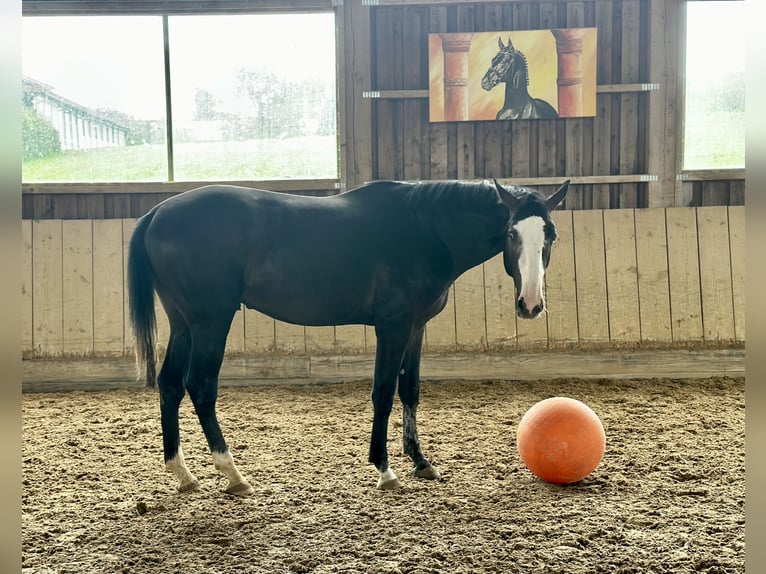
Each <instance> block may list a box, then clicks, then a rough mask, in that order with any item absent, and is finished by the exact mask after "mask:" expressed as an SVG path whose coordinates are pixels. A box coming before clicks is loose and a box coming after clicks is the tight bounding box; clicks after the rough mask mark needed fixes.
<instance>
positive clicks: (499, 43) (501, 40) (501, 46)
mask: <svg viewBox="0 0 766 574" xmlns="http://www.w3.org/2000/svg"><path fill="white" fill-rule="evenodd" d="M497 45H498V46H499V47H500V49H501V50H505V46H504V45H503V39H502V38H501V37H500V36H498V37H497Z"/></svg>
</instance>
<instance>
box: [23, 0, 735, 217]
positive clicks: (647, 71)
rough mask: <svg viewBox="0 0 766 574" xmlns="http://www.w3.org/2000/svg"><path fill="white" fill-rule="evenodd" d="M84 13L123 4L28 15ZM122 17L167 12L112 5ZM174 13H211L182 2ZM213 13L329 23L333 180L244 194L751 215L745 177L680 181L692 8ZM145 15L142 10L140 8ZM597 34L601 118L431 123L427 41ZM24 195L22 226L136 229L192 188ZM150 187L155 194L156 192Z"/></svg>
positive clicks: (383, 7)
mask: <svg viewBox="0 0 766 574" xmlns="http://www.w3.org/2000/svg"><path fill="white" fill-rule="evenodd" d="M65 4H66V5H67V6H69V8H67V9H68V10H70V11H75V12H77V13H87V11H88V10H89V9H90V10H93V8H89V5H90V6H94V5H101V6H102V7H101V10H106V11H109V10H113V9H115V8H114V6H113V4H115V3H103V2H101V3H99V2H90V3H69V2H65V3H62V2H55V3H54V2H47V3H46V2H25V13H46V14H47V13H57V12H56V11H57V10H59V11H60V10H62V9H61V8H59V7H56V6H62V5H65ZM116 4H117V5H118V6H117V9H118V11H121V12H125V13H135V12H136V11H138V12H140V11H141V10H143V11H145V12H147V13H158V12H162V11H163V10H168V8H167V5H166V3H158V4H156V6H150V5H149V3H136V5H140V6H139V7H137V8H135V9H133V8H131V7H130V6H128V4H127V3H116ZM176 4H177V7H176V10H181V9H183V10H197V11H199V10H202V11H203V12H204V11H205V10H212V9H213V8H212V7H211V6H210V3H209V2H189V1H184V2H178V3H176ZM216 5H217V7H216V8H215V9H216V10H217V11H219V12H220V11H225V12H228V13H234V12H237V11H252V10H258V9H262V10H266V11H269V10H290V9H303V8H305V9H311V10H316V9H324V10H334V11H335V14H336V23H337V41H338V51H337V61H338V70H339V71H338V96H339V97H338V128H339V139H338V144H339V168H340V169H339V173H340V177H339V179H338V180H328V181H321V182H289V181H288V182H240V183H243V184H246V185H255V186H258V187H265V188H266V189H276V190H279V191H288V192H295V193H308V194H320V195H327V194H332V193H337V192H338V191H343V190H348V189H351V188H353V187H356V186H357V185H359V184H361V183H363V182H365V181H370V180H374V179H421V180H428V179H454V178H459V179H483V178H491V177H497V178H498V179H501V180H502V181H504V182H506V183H521V184H525V185H531V186H533V187H542V188H544V189H545V188H546V187H547V186H553V185H554V184H559V183H561V181H562V180H563V179H564V178H571V179H572V181H573V186H572V188H571V191H570V193H569V196H568V197H567V200H566V205H565V207H566V209H568V210H589V209H619V208H623V209H624V208H635V207H686V206H708V205H744V203H745V179H744V178H745V172H744V169H741V170H720V171H718V170H706V171H704V172H684V171H683V170H682V169H681V167H682V166H681V161H682V156H681V150H682V139H681V136H680V134H681V133H682V129H681V128H682V122H683V89H684V86H683V77H684V73H683V57H682V56H683V45H684V37H685V28H684V22H685V5H686V2H685V0H572V1H569V0H549V1H533V0H530V1H519V0H508V1H499V0H486V1H484V2H469V1H466V0H442V1H440V2H433V1H431V2H426V1H425V0H370V1H363V0H345V1H344V2H330V0H322V1H319V0H316V1H313V0H312V1H309V0H294V1H293V2H291V3H289V5H282V4H279V3H273V2H252V3H243V2H220V3H216ZM141 6H143V7H141ZM555 27H596V28H597V29H598V46H597V51H598V55H597V57H598V65H597V84H598V87H597V115H596V117H594V118H581V119H556V120H517V121H489V122H487V121H485V122H463V123H434V124H431V123H429V121H428V92H427V89H428V61H427V37H428V34H429V33H431V32H469V31H476V32H479V31H492V30H526V29H545V28H555ZM193 185H196V184H194V183H191V184H183V183H171V184H168V183H164V184H163V183H158V184H93V185H89V184H85V185H69V184H60V185H58V184H44V185H43V184H25V185H23V186H22V193H23V217H24V218H25V219H34V220H42V219H113V218H114V219H121V218H131V217H138V216H140V215H142V214H143V213H145V212H146V211H147V210H148V209H150V208H151V206H152V205H154V204H156V203H157V202H159V201H161V200H162V199H164V198H165V197H168V196H169V195H172V194H174V193H178V192H179V191H182V190H183V189H184V188H189V187H192V186H193ZM152 186H154V187H152Z"/></svg>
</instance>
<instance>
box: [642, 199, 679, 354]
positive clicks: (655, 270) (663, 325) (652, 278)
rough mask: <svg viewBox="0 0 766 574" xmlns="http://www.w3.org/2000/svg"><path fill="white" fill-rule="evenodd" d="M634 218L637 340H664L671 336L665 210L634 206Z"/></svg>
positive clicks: (666, 340) (670, 338)
mask: <svg viewBox="0 0 766 574" xmlns="http://www.w3.org/2000/svg"><path fill="white" fill-rule="evenodd" d="M635 221H636V266H637V268H638V295H639V299H638V302H639V310H640V313H641V340H642V341H648V342H660V341H661V342H668V341H671V340H672V338H673V337H672V332H671V328H670V285H669V283H668V241H667V235H666V233H665V210H664V209H661V208H653V209H637V210H635Z"/></svg>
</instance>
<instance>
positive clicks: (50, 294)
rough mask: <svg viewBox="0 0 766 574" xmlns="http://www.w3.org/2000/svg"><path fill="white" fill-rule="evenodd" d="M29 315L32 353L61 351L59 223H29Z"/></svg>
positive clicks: (50, 353)
mask: <svg viewBox="0 0 766 574" xmlns="http://www.w3.org/2000/svg"><path fill="white" fill-rule="evenodd" d="M32 242H33V243H32V245H33V250H34V256H33V265H32V281H33V286H32V287H33V288H32V301H33V309H32V316H33V318H34V335H33V336H34V342H35V348H34V350H35V352H38V353H41V354H43V355H53V356H56V355H60V354H62V353H63V351H64V316H63V312H64V309H63V307H64V292H63V254H62V226H61V221H60V220H42V221H35V222H33V223H32Z"/></svg>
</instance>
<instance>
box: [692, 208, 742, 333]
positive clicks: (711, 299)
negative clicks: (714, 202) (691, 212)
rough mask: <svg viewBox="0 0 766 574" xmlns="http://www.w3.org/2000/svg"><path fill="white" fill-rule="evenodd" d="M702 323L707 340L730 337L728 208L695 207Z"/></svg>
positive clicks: (730, 284) (731, 326) (730, 286)
mask: <svg viewBox="0 0 766 574" xmlns="http://www.w3.org/2000/svg"><path fill="white" fill-rule="evenodd" d="M697 236H698V241H699V265H700V289H701V294H702V326H703V333H704V337H705V340H706V341H732V340H734V339H735V335H734V303H733V294H732V272H731V246H730V242H729V217H728V210H727V208H726V207H723V206H716V207H700V208H697Z"/></svg>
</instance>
